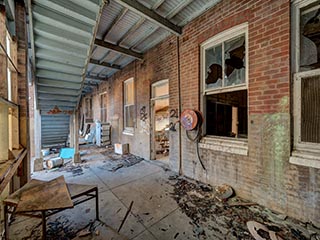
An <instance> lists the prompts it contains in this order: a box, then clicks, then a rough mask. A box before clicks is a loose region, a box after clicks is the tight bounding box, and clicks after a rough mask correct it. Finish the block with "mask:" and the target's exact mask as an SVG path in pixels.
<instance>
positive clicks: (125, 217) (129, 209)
mask: <svg viewBox="0 0 320 240" xmlns="http://www.w3.org/2000/svg"><path fill="white" fill-rule="evenodd" d="M132 205H133V201H132V202H131V203H130V206H129V208H128V210H127V212H126V215H125V216H124V218H123V220H122V222H121V224H120V227H119V229H118V232H120V230H121V228H122V226H123V224H124V222H125V221H126V219H127V217H128V216H129V213H130V211H131V208H132Z"/></svg>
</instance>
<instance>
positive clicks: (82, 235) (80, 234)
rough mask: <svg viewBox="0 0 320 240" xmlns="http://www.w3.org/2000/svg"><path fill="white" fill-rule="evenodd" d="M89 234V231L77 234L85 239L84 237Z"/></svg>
mask: <svg viewBox="0 0 320 240" xmlns="http://www.w3.org/2000/svg"><path fill="white" fill-rule="evenodd" d="M89 234H91V232H90V231H89V230H87V229H85V230H82V231H81V232H80V233H79V237H85V236H88V235H89Z"/></svg>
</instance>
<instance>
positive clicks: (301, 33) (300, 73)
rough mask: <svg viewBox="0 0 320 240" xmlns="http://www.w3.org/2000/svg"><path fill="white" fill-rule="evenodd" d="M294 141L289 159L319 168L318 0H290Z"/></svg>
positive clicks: (319, 59)
mask: <svg viewBox="0 0 320 240" xmlns="http://www.w3.org/2000/svg"><path fill="white" fill-rule="evenodd" d="M292 10H293V11H292V12H293V13H294V14H293V16H292V33H293V34H292V35H293V36H294V37H293V38H292V40H293V44H292V46H293V49H292V51H293V52H294V53H295V54H294V55H293V56H294V58H293V61H294V62H293V64H292V66H293V72H294V78H293V88H294V91H293V94H294V97H293V102H294V105H293V110H294V114H293V116H294V118H293V121H294V145H293V152H292V156H291V157H290V162H292V163H296V164H300V165H304V166H312V167H317V168H320V159H319V158H318V157H317V156H315V155H314V154H318V153H320V145H319V143H320V130H319V129H320V110H319V104H320V94H319V92H320V1H319V0H317V1H310V0H295V1H293V3H292Z"/></svg>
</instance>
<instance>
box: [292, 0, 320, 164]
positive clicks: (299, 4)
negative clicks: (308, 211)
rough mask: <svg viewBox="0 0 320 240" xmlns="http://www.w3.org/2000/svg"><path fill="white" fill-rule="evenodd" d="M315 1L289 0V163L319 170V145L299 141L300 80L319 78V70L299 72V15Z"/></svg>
mask: <svg viewBox="0 0 320 240" xmlns="http://www.w3.org/2000/svg"><path fill="white" fill-rule="evenodd" d="M316 1H317V0H291V16H292V22H291V35H292V48H291V51H292V52H293V53H294V54H293V56H292V58H291V61H292V63H291V68H292V81H293V83H292V87H293V90H292V93H293V109H292V110H293V117H292V121H293V129H292V130H293V146H292V150H291V156H290V159H289V162H290V163H292V164H296V165H302V166H306V167H314V168H319V169H320V158H319V154H320V143H312V142H302V141H301V79H302V78H305V77H312V76H320V68H318V69H312V70H305V71H301V70H300V43H301V42H300V14H301V9H302V8H304V7H307V6H308V5H310V4H312V3H314V2H316Z"/></svg>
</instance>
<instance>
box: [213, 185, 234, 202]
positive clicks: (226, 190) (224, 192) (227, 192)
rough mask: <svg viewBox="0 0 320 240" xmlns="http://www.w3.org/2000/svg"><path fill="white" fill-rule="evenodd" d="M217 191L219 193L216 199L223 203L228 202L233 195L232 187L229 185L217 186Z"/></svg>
mask: <svg viewBox="0 0 320 240" xmlns="http://www.w3.org/2000/svg"><path fill="white" fill-rule="evenodd" d="M215 190H216V193H217V195H216V198H217V199H218V200H219V201H221V202H223V201H226V200H228V198H230V197H231V196H232V195H233V189H232V187H231V186H229V185H227V184H223V185H221V186H217V187H216V188H215Z"/></svg>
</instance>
